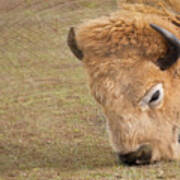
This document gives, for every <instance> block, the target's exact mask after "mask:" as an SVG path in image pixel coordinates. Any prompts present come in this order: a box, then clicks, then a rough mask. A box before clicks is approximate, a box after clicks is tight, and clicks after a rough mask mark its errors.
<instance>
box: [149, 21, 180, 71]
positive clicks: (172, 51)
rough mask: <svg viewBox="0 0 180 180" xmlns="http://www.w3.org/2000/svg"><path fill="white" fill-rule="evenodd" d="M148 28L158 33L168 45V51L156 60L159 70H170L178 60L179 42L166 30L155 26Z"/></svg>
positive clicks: (179, 54) (179, 52) (179, 53)
mask: <svg viewBox="0 0 180 180" xmlns="http://www.w3.org/2000/svg"><path fill="white" fill-rule="evenodd" d="M150 26H151V27H152V28H153V29H154V30H156V31H157V32H158V33H160V34H161V35H162V36H163V38H164V39H165V40H166V42H167V45H168V51H167V53H166V55H165V56H164V57H161V58H159V59H158V60H157V64H158V66H159V67H160V69H161V70H166V69H168V68H170V67H171V66H172V65H173V64H174V63H176V62H177V60H178V59H179V58H180V40H179V39H178V38H177V37H176V36H174V35H173V34H172V33H170V32H169V31H167V30H166V29H164V28H162V27H159V26H157V25H155V24H150Z"/></svg>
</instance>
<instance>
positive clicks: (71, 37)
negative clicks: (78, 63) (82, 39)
mask: <svg viewBox="0 0 180 180" xmlns="http://www.w3.org/2000/svg"><path fill="white" fill-rule="evenodd" d="M67 44H68V46H69V48H70V49H71V51H72V53H73V54H74V55H75V56H76V57H77V58H78V59H79V60H82V59H83V53H82V51H81V50H80V49H79V48H78V45H77V42H76V35H75V32H74V28H73V27H71V28H70V30H69V33H68V37H67Z"/></svg>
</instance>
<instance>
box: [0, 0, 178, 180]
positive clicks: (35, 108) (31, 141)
mask: <svg viewBox="0 0 180 180" xmlns="http://www.w3.org/2000/svg"><path fill="white" fill-rule="evenodd" d="M1 9H2V10H1V11H0V14H1V16H0V32H1V36H0V180H11V179H12V180H14V179H17V180H41V179H42V180H46V179H48V180H49V179H53V180H71V179H72V180H76V179H77V180H81V179H82V180H84V179H85V180H86V179H87V180H88V179H89V180H91V179H93V180H94V179H95V180H96V179H98V180H106V179H107V180H110V179H113V180H114V179H126V180H128V179H129V180H132V179H133V180H139V179H142V180H144V179H179V178H180V173H179V172H180V171H179V170H180V168H179V164H178V163H175V162H171V163H159V164H156V165H150V166H144V167H126V166H123V165H118V164H117V160H116V156H115V154H114V153H113V152H112V149H111V147H110V145H109V142H108V136H107V133H106V128H105V118H104V116H103V114H102V112H101V111H100V109H99V107H98V106H97V104H96V103H95V101H94V100H93V98H92V97H91V95H90V92H89V89H88V85H87V76H86V73H85V72H84V69H83V67H82V64H81V62H79V61H78V60H77V59H76V58H74V57H73V55H72V54H71V53H70V51H69V49H68V47H67V45H66V37H67V32H68V29H69V27H70V26H76V25H77V24H79V23H81V22H83V21H85V20H86V19H92V18H95V17H98V16H100V15H105V14H108V13H109V12H112V11H114V10H115V9H116V2H115V0H102V1H99V2H97V1H94V0H93V1H88V0H69V1H65V0H51V1H43V0H26V1H25V0H24V1H23V0H14V1H13V2H9V3H8V2H6V3H4V4H2V5H1Z"/></svg>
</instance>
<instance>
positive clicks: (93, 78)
mask: <svg viewBox="0 0 180 180" xmlns="http://www.w3.org/2000/svg"><path fill="white" fill-rule="evenodd" d="M130 9H131V11H128V10H121V11H119V12H116V13H114V14H112V15H111V16H109V17H102V18H99V19H96V20H93V21H89V22H88V23H85V24H83V25H81V26H79V27H78V28H77V29H76V43H77V46H78V48H80V50H81V51H82V52H83V55H84V57H83V63H84V67H85V68H86V70H87V72H88V74H89V84H90V89H91V92H92V95H93V96H94V97H95V99H96V100H97V102H98V103H99V104H100V105H101V106H102V108H103V110H104V113H105V114H106V116H107V127H108V131H109V135H110V140H111V144H112V146H113V149H114V150H115V151H116V152H117V153H119V154H120V156H121V155H122V156H123V155H125V156H123V157H125V158H126V157H127V156H128V157H129V156H130V157H132V154H130V155H128V153H131V152H136V151H137V152H138V153H139V154H143V153H144V152H145V150H144V149H146V148H147V146H145V145H150V146H149V147H150V149H151V148H152V150H150V152H151V153H152V154H151V155H150V156H148V158H149V161H150V162H154V161H159V160H172V159H179V158H180V146H179V144H178V125H179V124H180V117H179V116H180V98H179V96H180V63H179V62H177V63H176V64H175V65H173V66H172V67H171V68H169V69H168V70H166V71H161V70H160V69H159V67H158V66H157V65H156V61H157V59H158V58H160V57H162V56H164V55H165V54H166V51H167V43H166V41H165V40H164V38H163V37H162V36H161V35H160V34H159V33H157V32H156V31H155V30H154V29H152V28H151V27H150V25H149V24H151V23H153V24H157V25H159V26H160V27H163V28H165V29H167V30H168V31H170V32H172V33H173V34H174V35H176V37H178V38H180V29H179V26H178V25H176V24H175V23H172V20H173V21H175V22H176V23H177V24H178V23H179V21H178V19H177V18H176V16H175V15H174V14H168V13H167V12H165V11H164V12H163V11H159V10H155V9H153V11H154V12H153V14H152V11H151V10H150V11H151V13H147V11H148V10H147V11H146V12H145V10H143V9H142V8H140V7H137V9H135V7H134V6H133V7H131V8H130ZM132 9H134V10H132ZM158 83H162V84H163V89H164V94H165V95H164V99H163V102H162V104H161V106H160V107H157V108H150V107H149V108H148V109H146V110H145V111H144V110H143V109H142V108H141V107H140V105H139V102H140V101H141V99H142V98H143V97H144V96H145V94H146V93H147V92H148V91H149V90H150V89H151V88H152V87H153V86H154V85H156V84H158ZM141 147H145V148H144V149H143V150H142V148H141ZM135 161H136V160H135ZM139 161H140V163H143V161H141V157H140V158H139ZM125 162H126V161H125Z"/></svg>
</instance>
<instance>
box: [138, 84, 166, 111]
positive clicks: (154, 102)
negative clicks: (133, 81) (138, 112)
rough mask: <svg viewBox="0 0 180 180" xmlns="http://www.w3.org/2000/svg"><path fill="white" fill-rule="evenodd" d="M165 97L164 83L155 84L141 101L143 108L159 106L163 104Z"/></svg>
mask: <svg viewBox="0 0 180 180" xmlns="http://www.w3.org/2000/svg"><path fill="white" fill-rule="evenodd" d="M163 97H164V90H163V85H162V84H161V83H159V84H157V85H155V86H153V87H152V88H151V89H150V90H148V92H147V93H146V94H145V96H144V97H143V98H142V99H141V101H140V107H141V108H142V109H143V110H146V109H148V108H157V107H159V106H160V105H161V104H162V101H163Z"/></svg>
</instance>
